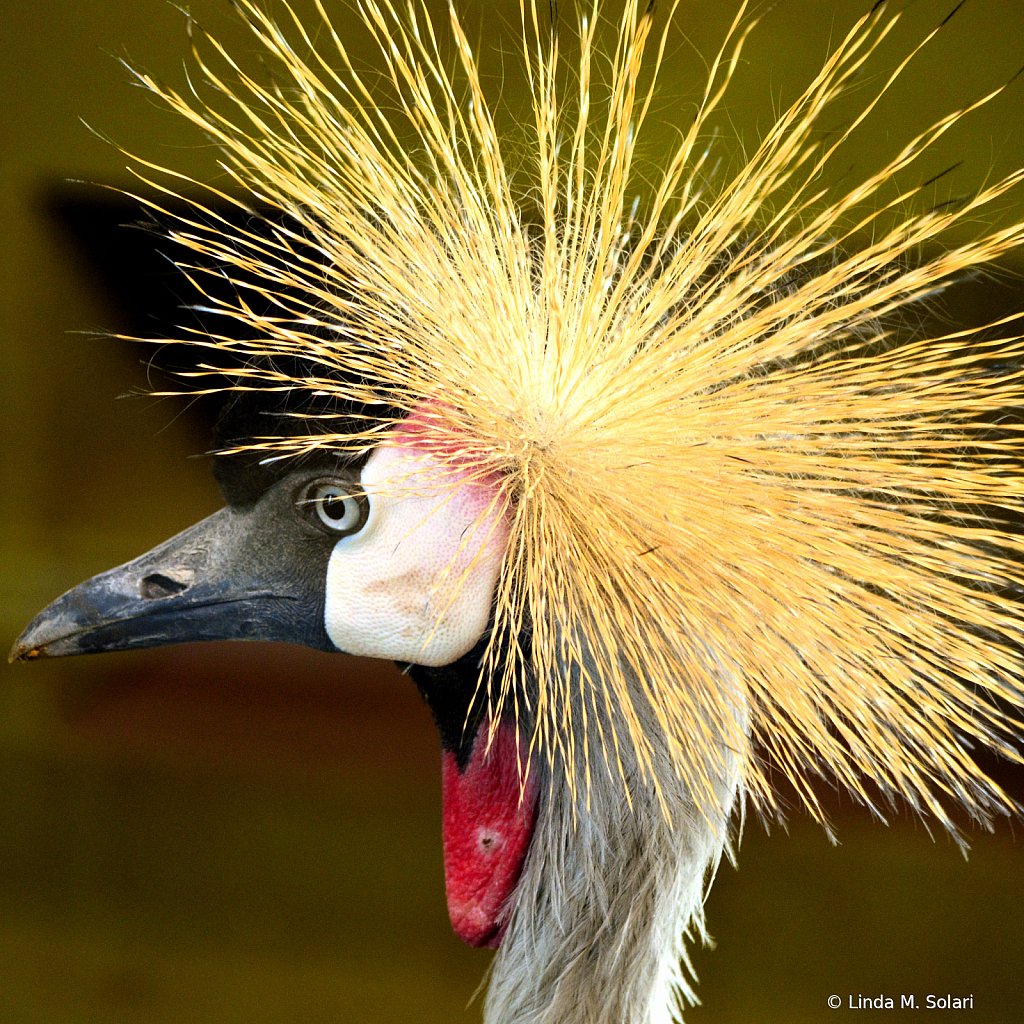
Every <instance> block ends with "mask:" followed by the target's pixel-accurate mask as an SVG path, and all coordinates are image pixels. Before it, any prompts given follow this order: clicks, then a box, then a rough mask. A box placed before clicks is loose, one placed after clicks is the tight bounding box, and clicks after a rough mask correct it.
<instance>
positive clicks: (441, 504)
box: [324, 445, 508, 666]
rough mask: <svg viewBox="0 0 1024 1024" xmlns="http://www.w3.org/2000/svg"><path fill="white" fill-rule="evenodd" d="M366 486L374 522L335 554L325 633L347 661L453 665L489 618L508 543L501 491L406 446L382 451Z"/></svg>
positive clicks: (369, 471)
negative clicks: (463, 476)
mask: <svg viewBox="0 0 1024 1024" xmlns="http://www.w3.org/2000/svg"><path fill="white" fill-rule="evenodd" d="M361 479H362V486H363V488H364V490H365V491H366V494H367V497H368V499H369V502H370V515H369V518H368V519H367V521H366V525H365V526H364V527H363V529H362V530H360V531H359V533H357V534H354V535H353V536H351V537H342V538H341V539H340V540H339V541H338V543H337V544H336V545H335V547H334V551H333V552H332V553H331V559H330V564H329V565H328V568H327V593H326V600H325V605H324V625H325V626H326V628H327V635H328V636H329V637H330V638H331V641H332V642H333V643H334V645H335V646H336V647H338V648H339V649H340V650H343V651H347V652H348V653H349V654H360V655H365V656H367V657H371V658H390V659H392V660H394V661H408V662H412V663H413V664H416V665H433V666H437V665H449V664H451V663H452V662H453V661H456V660H457V659H459V658H460V657H462V655H463V654H465V653H466V652H467V651H469V650H470V649H471V648H472V647H473V645H474V644H475V643H476V642H477V640H479V639H480V636H481V635H482V633H483V631H484V629H485V628H486V627H487V623H488V620H489V618H490V612H491V601H492V598H493V596H494V587H495V584H496V582H497V579H498V573H499V572H500V570H501V562H502V558H503V557H504V553H505V545H506V542H507V540H508V524H507V522H506V520H505V516H504V510H503V507H502V502H501V500H500V498H499V495H498V491H497V488H496V487H495V486H493V485H489V484H486V483H476V482H470V481H468V480H463V481H461V482H460V480H459V473H458V470H455V469H452V468H450V467H444V466H443V465H442V464H441V462H440V461H439V460H438V459H436V458H435V457H434V456H432V455H430V454H428V453H427V452H425V451H424V450H423V449H418V448H416V447H413V446H409V447H403V446H401V445H393V446H387V447H382V448H378V449H377V450H376V451H375V452H374V453H373V455H371V456H370V459H369V461H368V462H367V463H366V466H365V468H364V469H363V473H362V478H361Z"/></svg>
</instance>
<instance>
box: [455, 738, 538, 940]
mask: <svg viewBox="0 0 1024 1024" xmlns="http://www.w3.org/2000/svg"><path fill="white" fill-rule="evenodd" d="M487 735H488V728H487V723H486V722H485V723H484V724H483V725H481V726H480V730H479V731H478V733H477V736H476V740H475V741H474V743H473V752H472V754H471V755H470V758H469V761H468V762H467V764H466V766H465V770H464V771H461V772H460V771H459V766H458V762H457V761H456V758H455V755H454V754H453V753H451V752H450V751H447V750H446V751H444V753H443V755H442V762H441V793H442V804H443V817H444V877H445V890H446V892H447V895H448V916H449V917H450V918H451V922H452V928H454V929H455V934H456V935H458V937H459V938H460V939H462V941H463V942H468V943H469V945H471V946H486V947H488V948H490V949H497V948H498V946H500V945H501V940H502V938H504V935H505V930H506V928H507V927H508V921H509V917H510V916H511V912H512V901H511V896H512V892H513V890H514V889H515V887H516V883H517V882H518V881H519V875H520V873H521V872H522V870H523V861H524V860H525V859H526V853H527V851H528V850H529V848H530V840H531V838H532V837H533V827H534V822H535V821H536V817H537V783H536V779H535V777H534V773H532V772H531V773H530V775H529V776H528V777H527V778H526V780H525V783H524V781H523V779H522V776H521V766H522V767H525V759H523V760H521V759H520V754H519V744H518V740H517V737H516V729H515V726H514V725H511V724H506V723H502V724H501V725H500V726H499V727H498V730H497V732H496V733H495V734H494V738H493V740H492V742H491V744H490V747H488V743H487Z"/></svg>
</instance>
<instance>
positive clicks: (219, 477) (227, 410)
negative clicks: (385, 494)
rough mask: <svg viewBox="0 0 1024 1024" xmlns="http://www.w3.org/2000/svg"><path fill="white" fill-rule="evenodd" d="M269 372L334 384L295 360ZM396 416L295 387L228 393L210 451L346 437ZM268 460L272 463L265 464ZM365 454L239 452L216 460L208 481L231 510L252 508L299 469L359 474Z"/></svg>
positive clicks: (276, 365) (277, 362) (315, 366)
mask: <svg viewBox="0 0 1024 1024" xmlns="http://www.w3.org/2000/svg"><path fill="white" fill-rule="evenodd" d="M272 368H273V369H274V370H275V371H277V372H282V373H286V374H287V375H288V376H289V377H291V378H293V379H296V380H302V379H308V378H310V377H313V378H320V379H325V378H328V379H330V378H335V379H338V374H337V373H328V372H327V371H326V370H325V368H324V367H323V366H322V365H320V364H313V363H311V362H309V361H305V360H299V359H287V360H283V359H275V360H274V362H273V365H272ZM399 415H400V413H398V411H397V410H395V409H391V408H382V407H380V406H375V407H373V408H372V409H371V408H370V407H369V406H366V405H363V404H361V403H358V402H351V401H347V400H345V399H344V398H342V397H341V396H339V395H336V394H324V393H318V392H315V391H313V390H311V389H310V388H309V387H307V386H304V385H299V386H297V387H294V388H292V389H290V390H280V385H277V384H268V385H267V386H266V387H263V388H260V387H259V386H258V383H257V384H256V387H255V389H254V390H250V391H233V392H231V393H230V395H229V397H228V399H227V401H226V402H225V404H224V407H223V408H222V409H221V412H220V415H219V417H218V418H217V424H216V426H215V428H214V451H216V452H223V451H225V450H230V449H232V448H239V447H242V446H244V445H248V444H254V443H258V442H259V441H261V440H265V439H267V438H282V439H283V438H289V437H308V436H310V435H311V434H348V433H354V432H355V431H357V430H365V429H366V427H367V426H368V425H369V424H368V423H367V417H368V416H369V417H371V418H373V419H378V420H385V419H387V420H391V419H394V418H396V417H397V416H399ZM268 456H270V457H271V458H272V459H273V461H267V459H268ZM367 457H368V454H362V455H353V454H352V453H351V452H343V451H332V450H331V449H328V448H325V449H321V450H318V451H316V452H311V453H309V454H307V455H301V456H286V457H285V458H273V453H268V452H266V451H242V452H236V453H234V454H230V455H216V456H215V457H214V460H213V476H214V479H216V481H217V483H218V484H219V485H220V489H221V492H222V493H223V495H224V498H225V500H226V501H227V502H228V504H230V505H236V506H244V505H251V504H253V502H255V501H257V500H258V499H259V497H260V495H262V494H263V492H264V491H266V490H267V488H269V487H271V486H272V485H273V484H275V483H277V481H278V480H281V479H282V478H283V477H285V476H287V475H288V474H289V473H292V472H293V471H294V470H296V469H298V468H315V469H323V470H324V471H325V472H331V471H333V470H338V469H346V470H349V471H351V470H352V469H359V468H361V466H362V464H363V463H364V462H365V461H366V459H367Z"/></svg>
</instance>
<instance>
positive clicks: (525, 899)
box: [484, 723, 745, 1024]
mask: <svg viewBox="0 0 1024 1024" xmlns="http://www.w3.org/2000/svg"><path fill="white" fill-rule="evenodd" d="M744 724H745V723H744ZM660 756H662V757H667V754H666V753H665V752H664V751H661V752H660ZM625 767H626V774H627V779H626V781H627V783H628V786H629V797H628V798H627V793H626V787H625V786H624V785H623V779H622V778H620V777H619V776H618V772H617V770H616V771H606V772H604V773H603V774H602V773H601V772H600V771H597V772H595V773H594V774H593V775H592V776H591V781H590V785H589V788H588V791H587V792H583V791H582V789H581V788H580V787H575V791H574V788H573V787H572V786H571V785H570V783H569V781H568V780H569V774H568V773H567V772H566V771H565V770H559V766H558V765H557V764H556V765H554V766H553V768H552V769H551V770H550V772H549V774H547V777H545V778H544V779H543V780H542V781H541V784H540V793H541V796H540V805H539V808H538V820H537V827H536V833H535V835H534V838H533V843H532V845H531V848H530V852H529V854H528V856H527V859H526V863H525V866H524V869H523V874H522V876H521V878H520V881H519V885H518V887H517V889H516V893H515V901H516V902H515V911H514V914H513V916H512V920H511V923H510V925H509V929H508V932H507V933H506V935H505V938H504V941H503V942H502V945H501V948H500V950H499V952H498V954H497V957H496V958H495V962H494V967H493V972H492V980H491V985H490V989H489V991H488V994H487V998H486V1002H485V1010H484V1021H485V1024H670V1022H671V1021H674V1020H679V1019H681V1011H682V1007H683V1003H684V1001H686V1002H696V999H695V997H694V995H693V991H692V989H691V987H690V983H689V979H690V978H691V976H692V972H691V969H690V964H689V960H688V958H687V953H686V948H685V944H684V943H685V940H686V939H687V938H699V939H706V937H707V936H706V933H705V931H704V920H703V903H704V896H705V892H706V887H707V885H709V884H710V876H711V875H713V873H714V870H715V868H716V867H717V865H718V863H719V860H720V858H721V856H722V853H723V852H726V851H727V848H728V842H729V836H730V819H731V818H732V815H733V811H734V809H735V808H736V807H737V806H738V804H739V803H740V800H739V797H740V793H741V784H740V781H739V770H738V766H737V765H736V763H735V761H732V760H730V761H728V762H727V768H726V773H727V774H726V777H719V778H718V779H717V780H716V782H715V785H714V793H715V806H713V807H711V808H708V807H707V806H706V801H704V802H702V805H701V806H700V807H698V805H697V803H696V801H695V800H694V798H693V795H692V794H691V793H690V792H688V791H687V790H686V788H685V786H684V785H683V783H682V782H681V781H680V779H679V777H678V775H677V774H676V773H675V772H673V771H671V768H670V764H669V762H668V761H667V760H666V761H665V764H664V765H662V767H665V768H667V769H668V770H666V771H664V772H661V773H660V779H661V786H660V793H659V792H658V791H656V790H655V788H654V787H653V786H652V785H651V784H650V781H649V777H648V778H647V780H645V778H644V776H643V774H642V773H641V772H640V771H639V770H637V768H636V766H635V765H633V766H632V767H631V766H630V765H629V764H627V765H626V766H625ZM666 811H667V812H668V813H667V814H666Z"/></svg>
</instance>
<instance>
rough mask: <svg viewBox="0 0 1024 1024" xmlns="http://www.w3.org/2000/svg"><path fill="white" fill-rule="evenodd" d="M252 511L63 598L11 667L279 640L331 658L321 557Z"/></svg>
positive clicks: (192, 532)
mask: <svg viewBox="0 0 1024 1024" xmlns="http://www.w3.org/2000/svg"><path fill="white" fill-rule="evenodd" d="M260 504H262V503H260ZM260 504H257V505H256V506H253V507H250V508H249V509H245V510H237V509H235V508H232V507H228V508H224V509H221V510H220V511H219V512H216V513H214V515H212V516H210V517H209V518H208V519H204V520H203V521H202V522H200V523H197V524H196V525H195V526H193V527H191V528H190V529H188V530H185V531H184V532H183V533H180V534H178V535H177V536H176V537H172V538H171V539H170V540H168V541H165V542H164V543H163V544H160V545H159V546H158V547H155V548H154V549H153V550H152V551H150V552H148V553H147V554H145V555H142V556H141V557H140V558H136V559H134V560H133V561H131V562H127V563H126V564H124V565H122V566H119V567H118V568H116V569H111V570H109V571H108V572H104V573H101V574H100V575H99V576H94V577H93V578H92V579H90V580H86V581H85V582H84V583H81V584H79V585H78V586H77V587H75V588H74V589H72V590H69V591H68V592H67V593H66V594H64V595H63V596H62V597H59V598H57V600H56V601H54V602H53V604H51V605H49V606H48V607H47V608H44V609H43V610H42V611H41V612H40V613H39V614H38V615H37V616H36V617H35V618H34V619H33V620H32V621H31V622H30V623H29V625H28V627H27V628H26V629H25V631H24V632H23V633H22V634H21V636H20V637H18V639H17V641H16V642H15V644H14V647H13V648H12V650H11V654H10V660H11V661H16V660H20V661H29V660H32V659H34V658H58V657H64V656H66V655H70V654H89V653H94V652H97V651H124V650H131V649H133V648H137V647H161V646H164V645H165V644H177V643H187V642H193V641H197V640H283V641H288V642H291V643H299V644H303V645H304V646H307V647H314V648H317V649H320V650H327V651H333V650H336V648H335V647H334V645H333V644H332V643H331V641H330V638H329V637H328V636H327V632H326V630H325V628H324V617H323V602H324V575H325V573H326V565H327V558H328V557H329V548H326V549H325V550H323V551H321V550H320V549H321V548H323V547H324V545H323V544H322V543H320V544H316V543H314V544H313V545H312V547H311V546H310V543H309V541H308V539H307V540H306V541H304V542H303V540H302V538H295V537H288V536H282V531H281V530H280V528H279V526H280V523H278V529H276V530H275V529H274V522H273V519H274V517H273V516H268V515H267V512H268V510H267V509H261V507H260ZM296 546H300V547H301V548H302V550H298V551H297V550H294V549H295V548H296ZM321 562H322V563H323V564H322V568H323V571H324V574H321V573H320V572H319V571H318V567H319V565H320V563H321ZM296 566H300V567H304V569H305V572H296Z"/></svg>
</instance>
